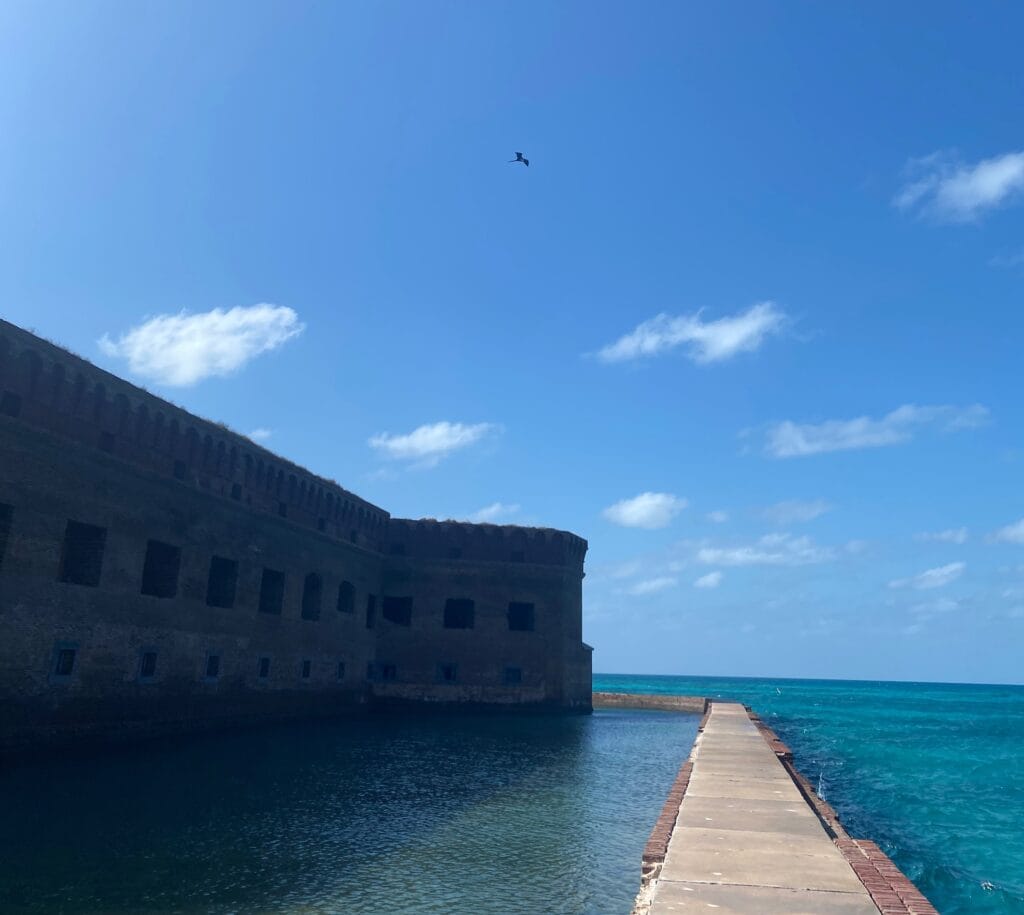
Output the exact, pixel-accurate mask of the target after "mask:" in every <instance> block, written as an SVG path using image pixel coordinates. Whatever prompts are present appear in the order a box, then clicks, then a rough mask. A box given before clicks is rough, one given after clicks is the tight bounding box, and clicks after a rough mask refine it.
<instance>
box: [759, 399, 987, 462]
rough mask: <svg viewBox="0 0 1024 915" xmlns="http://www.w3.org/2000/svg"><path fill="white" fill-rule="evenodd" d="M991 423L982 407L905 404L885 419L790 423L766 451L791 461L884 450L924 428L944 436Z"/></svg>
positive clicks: (774, 430) (774, 431) (771, 434)
mask: <svg viewBox="0 0 1024 915" xmlns="http://www.w3.org/2000/svg"><path fill="white" fill-rule="evenodd" d="M987 420H988V409H987V408H986V407H983V406H981V404H973V405H972V406H969V407H954V406H948V405H941V406H933V407H918V406H915V405H914V404H904V405H903V406H902V407H898V408H897V409H895V410H893V411H892V412H891V413H887V414H886V415H885V416H883V417H882V418H881V419H872V418H871V417H870V416H859V417H857V418H856V419H845V420H838V419H830V420H826V421H825V422H823V423H816V424H815V423H806V424H803V425H801V424H798V423H794V422H790V421H789V420H787V421H785V422H781V423H778V424H776V425H775V426H772V427H770V428H769V429H768V441H767V443H766V445H765V450H766V451H767V453H768V454H769V455H771V456H772V457H778V458H788V457H803V456H805V455H809V454H823V453H825V452H829V451H849V450H852V449H856V448H881V447H884V446H886V445H899V444H902V443H903V442H908V441H910V440H911V439H912V438H913V437H914V433H915V431H916V430H918V429H921V428H925V427H936V428H939V429H940V430H941V431H944V432H955V431H957V430H960V429H973V428H976V427H978V426H981V425H983V424H984V423H985V422H987Z"/></svg>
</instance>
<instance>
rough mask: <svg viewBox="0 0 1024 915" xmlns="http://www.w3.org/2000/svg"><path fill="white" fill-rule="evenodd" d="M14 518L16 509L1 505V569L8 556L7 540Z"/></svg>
mask: <svg viewBox="0 0 1024 915" xmlns="http://www.w3.org/2000/svg"><path fill="white" fill-rule="evenodd" d="M13 517H14V508H13V507H12V506H10V505H2V504H0V569H2V568H3V565H4V556H6V555H7V540H8V538H9V537H10V536H11V519H12V518H13Z"/></svg>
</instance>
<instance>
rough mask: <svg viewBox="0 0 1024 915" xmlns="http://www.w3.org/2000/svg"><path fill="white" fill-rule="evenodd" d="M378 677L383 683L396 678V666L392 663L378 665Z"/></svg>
mask: <svg viewBox="0 0 1024 915" xmlns="http://www.w3.org/2000/svg"><path fill="white" fill-rule="evenodd" d="M380 678H381V680H383V681H384V682H385V683H388V682H391V681H393V680H397V679H398V668H397V667H395V665H394V664H381V665H380Z"/></svg>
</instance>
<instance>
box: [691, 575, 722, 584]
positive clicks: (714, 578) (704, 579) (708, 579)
mask: <svg viewBox="0 0 1024 915" xmlns="http://www.w3.org/2000/svg"><path fill="white" fill-rule="evenodd" d="M721 583H722V573H721V572H708V574H707V575H701V577H700V578H698V579H697V580H696V581H695V582H694V583H693V586H694V587H695V588H717V587H718V586H719V585H720V584H721Z"/></svg>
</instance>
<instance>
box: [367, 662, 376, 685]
mask: <svg viewBox="0 0 1024 915" xmlns="http://www.w3.org/2000/svg"><path fill="white" fill-rule="evenodd" d="M376 675H377V665H376V664H374V663H373V661H367V662H366V679H367V680H372V679H373V678H374V677H375V676H376Z"/></svg>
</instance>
